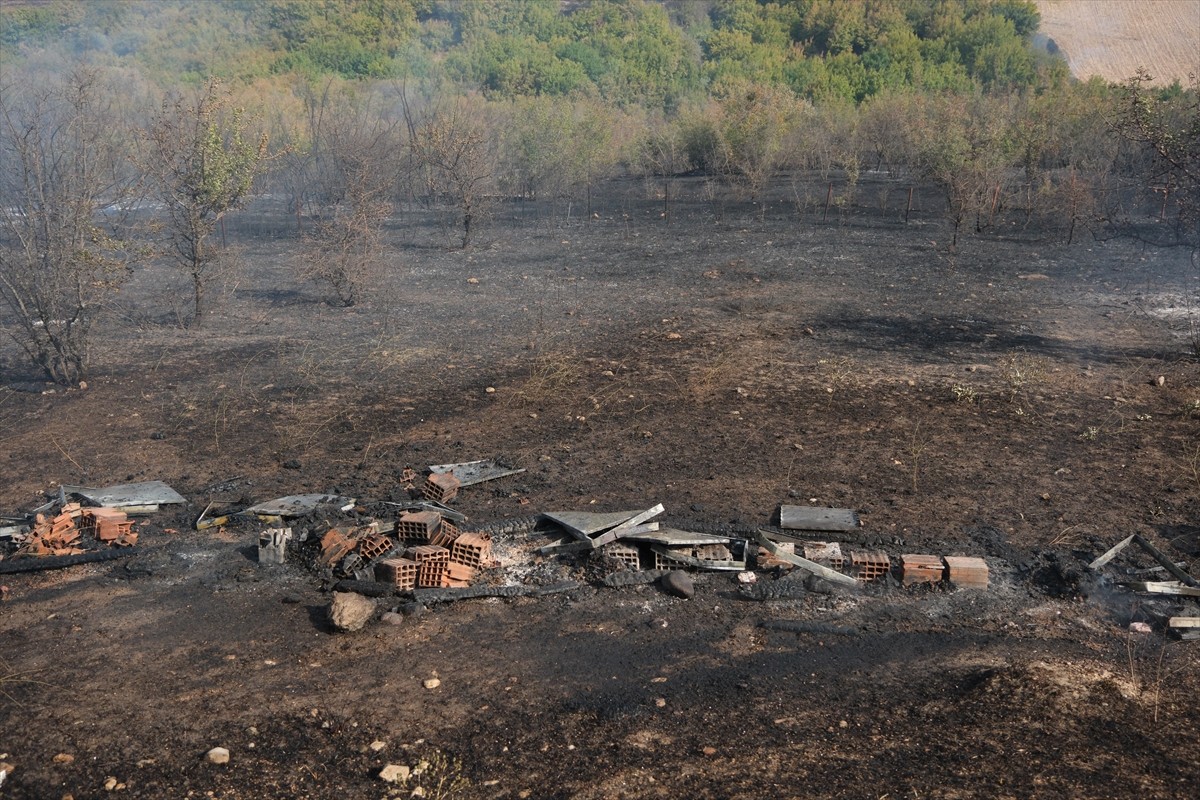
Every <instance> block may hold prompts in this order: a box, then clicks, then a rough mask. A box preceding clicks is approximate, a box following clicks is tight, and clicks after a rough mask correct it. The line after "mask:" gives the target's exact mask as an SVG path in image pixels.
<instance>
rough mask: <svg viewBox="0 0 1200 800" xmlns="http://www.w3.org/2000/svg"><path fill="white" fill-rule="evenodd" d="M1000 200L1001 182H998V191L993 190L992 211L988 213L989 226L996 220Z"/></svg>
mask: <svg viewBox="0 0 1200 800" xmlns="http://www.w3.org/2000/svg"><path fill="white" fill-rule="evenodd" d="M999 202H1000V184H998V183H997V184H996V191H994V192H992V211H991V213H990V214H988V227H989V228H990V227H991V226H992V224H993V223H994V222H995V221H996V204H997V203H999Z"/></svg>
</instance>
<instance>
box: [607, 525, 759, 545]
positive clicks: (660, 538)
mask: <svg viewBox="0 0 1200 800" xmlns="http://www.w3.org/2000/svg"><path fill="white" fill-rule="evenodd" d="M621 538H622V539H628V540H629V541H631V542H649V543H650V544H660V545H662V546H664V547H688V546H694V545H705V544H729V543H730V542H732V541H733V540H734V539H735V538H737V537H733V536H715V535H713V534H711V533H693V532H691V531H681V530H677V529H676V528H660V529H659V530H656V531H649V532H647V533H632V534H628V533H627V534H625V535H624V536H622V537H621Z"/></svg>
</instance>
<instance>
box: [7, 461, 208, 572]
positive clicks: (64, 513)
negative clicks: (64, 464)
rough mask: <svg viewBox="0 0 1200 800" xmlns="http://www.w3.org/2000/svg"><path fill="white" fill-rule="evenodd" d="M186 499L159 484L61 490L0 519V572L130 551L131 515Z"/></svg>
mask: <svg viewBox="0 0 1200 800" xmlns="http://www.w3.org/2000/svg"><path fill="white" fill-rule="evenodd" d="M183 502H185V501H184V498H183V497H182V496H181V495H180V494H179V493H178V492H176V491H175V490H174V489H172V488H171V487H169V486H167V485H166V484H164V483H162V482H161V481H149V482H145V483H130V484H121V485H118V486H109V487H106V488H103V489H92V488H89V487H86V486H60V487H59V489H58V496H57V498H55V499H52V500H50V501H49V502H47V503H45V504H43V505H41V506H38V507H37V508H35V509H33V510H32V511H30V512H28V513H27V514H19V515H6V516H3V517H0V562H4V563H3V564H2V565H0V572H23V571H29V570H31V569H37V568H39V567H41V566H58V567H61V566H70V565H71V564H75V563H86V562H88V561H99V560H106V559H108V558H112V557H119V555H122V554H123V553H119V552H113V550H112V549H113V548H117V549H125V550H127V551H128V552H132V549H133V547H134V545H136V544H137V541H138V534H137V532H136V531H135V530H134V529H133V527H134V522H133V520H131V519H130V518H129V517H130V516H131V515H133V514H148V513H153V512H154V511H157V510H158V509H159V507H160V506H162V505H169V504H176V503H183Z"/></svg>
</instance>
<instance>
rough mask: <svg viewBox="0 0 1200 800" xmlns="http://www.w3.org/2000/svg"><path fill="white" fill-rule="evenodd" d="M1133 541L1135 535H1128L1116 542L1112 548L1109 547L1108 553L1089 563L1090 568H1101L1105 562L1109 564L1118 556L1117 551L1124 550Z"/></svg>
mask: <svg viewBox="0 0 1200 800" xmlns="http://www.w3.org/2000/svg"><path fill="white" fill-rule="evenodd" d="M1135 535H1136V534H1135ZM1132 541H1133V536H1126V537H1125V538H1124V539H1122V540H1121V541H1119V542H1117V543H1116V544H1114V545H1113V546H1112V547H1111V548H1109V550H1108V552H1107V553H1105V554H1104V555H1102V556H1100V557H1099V558H1097V559H1096V560H1095V561H1093V562H1092V563H1090V564H1088V569H1100V568H1101V567H1103V566H1104V565H1105V564H1107V563H1108V562H1110V561H1112V560H1113V559H1114V558H1116V557H1117V553H1120V552H1121V551H1122V550H1124V549H1125V548H1126V546H1128V545H1129V543H1130V542H1132Z"/></svg>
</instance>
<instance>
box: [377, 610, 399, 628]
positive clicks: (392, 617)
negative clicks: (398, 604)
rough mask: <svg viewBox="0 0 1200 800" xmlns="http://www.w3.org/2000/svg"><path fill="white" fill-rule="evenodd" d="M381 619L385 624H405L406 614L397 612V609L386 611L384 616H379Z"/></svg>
mask: <svg viewBox="0 0 1200 800" xmlns="http://www.w3.org/2000/svg"><path fill="white" fill-rule="evenodd" d="M379 621H380V622H382V623H383V624H384V625H403V624H404V615H403V614H397V613H396V612H395V611H386V612H384V614H383V616H382V617H380V618H379Z"/></svg>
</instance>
